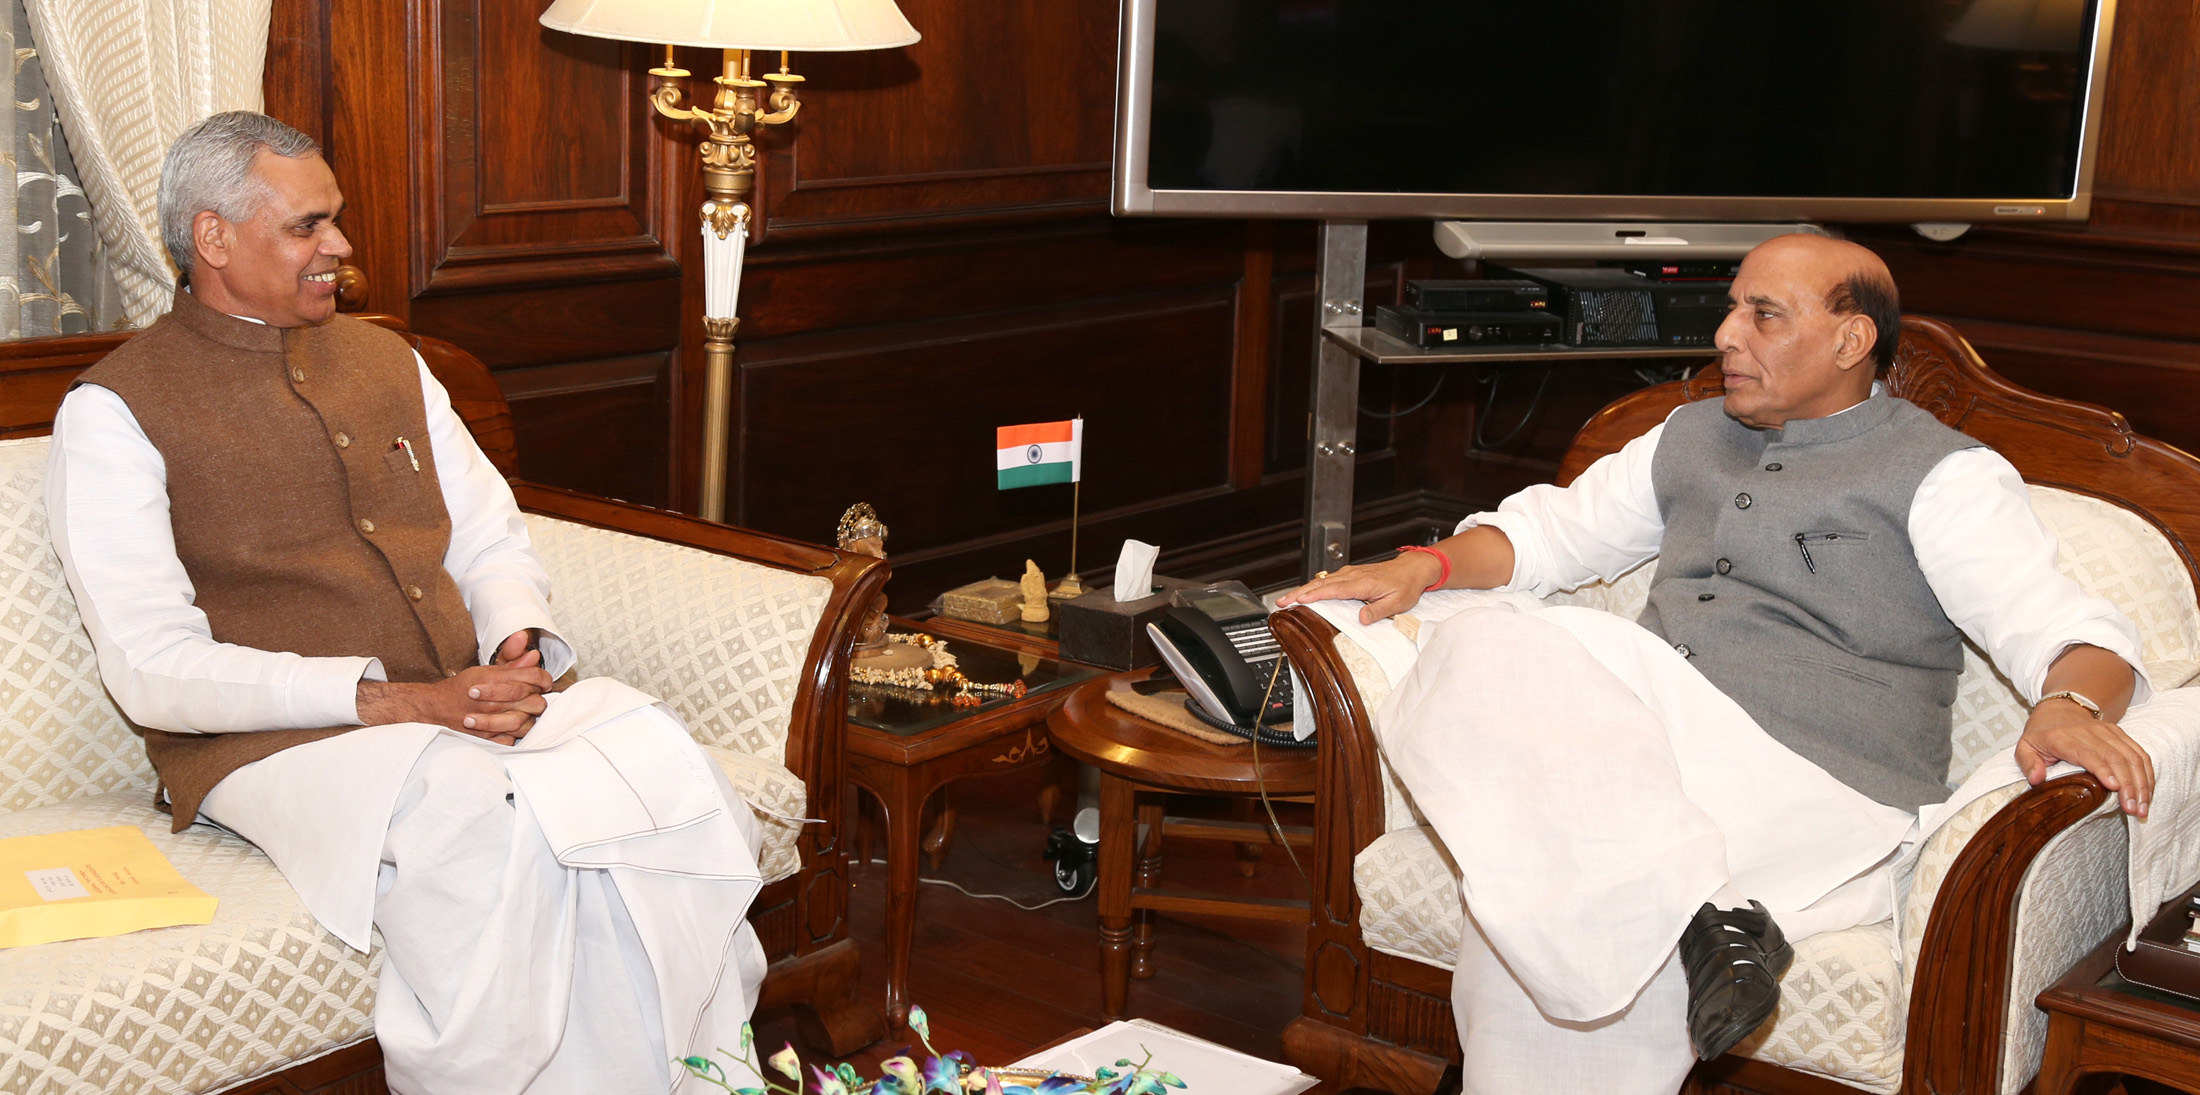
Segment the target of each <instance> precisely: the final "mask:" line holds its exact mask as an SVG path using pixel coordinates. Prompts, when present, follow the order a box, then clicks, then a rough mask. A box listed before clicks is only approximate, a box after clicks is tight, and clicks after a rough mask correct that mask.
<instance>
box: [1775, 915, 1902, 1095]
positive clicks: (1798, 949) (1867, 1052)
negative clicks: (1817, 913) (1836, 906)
mask: <svg viewBox="0 0 2200 1095" xmlns="http://www.w3.org/2000/svg"><path fill="white" fill-rule="evenodd" d="M1895 945H1896V943H1895V930H1894V922H1893V921H1892V920H1882V921H1880V922H1879V923H1877V924H1867V925H1865V926H1863V927H1861V928H1850V929H1848V930H1847V931H1838V932H1822V933H1820V934H1818V935H1814V936H1811V937H1810V938H1808V939H1804V940H1801V941H1799V942H1797V943H1796V944H1795V964H1794V965H1793V966H1790V967H1789V968H1788V972H1787V976H1785V977H1782V978H1781V979H1780V1003H1779V1006H1778V1007H1777V1008H1776V1009H1775V1010H1774V1011H1773V1013H1772V1024H1771V1025H1770V1026H1769V1027H1760V1028H1759V1029H1758V1032H1757V1033H1756V1034H1754V1035H1752V1036H1751V1037H1750V1038H1749V1039H1748V1040H1747V1041H1744V1042H1743V1043H1741V1044H1740V1045H1738V1046H1736V1047H1735V1048H1734V1052H1735V1053H1737V1054H1740V1055H1741V1056H1744V1057H1750V1058H1754V1059H1756V1060H1759V1061H1768V1062H1770V1063H1772V1064H1776V1065H1780V1066H1781V1067H1783V1068H1794V1069H1801V1070H1802V1071H1805V1072H1815V1073H1817V1074H1819V1075H1821V1076H1831V1077H1833V1078H1834V1079H1836V1080H1842V1081H1845V1082H1847V1083H1849V1084H1851V1085H1853V1086H1856V1087H1861V1088H1863V1089H1865V1090H1867V1091H1893V1090H1895V1089H1896V1088H1899V1087H1901V1086H1902V1047H1903V1038H1902V1032H1903V1028H1904V1026H1905V1023H1906V1021H1907V1020H1908V1017H1909V1007H1910V1005H1909V1000H1908V997H1907V996H1905V995H1904V990H1903V984H1902V968H1901V966H1900V965H1899V964H1897V963H1896V961H1895Z"/></svg>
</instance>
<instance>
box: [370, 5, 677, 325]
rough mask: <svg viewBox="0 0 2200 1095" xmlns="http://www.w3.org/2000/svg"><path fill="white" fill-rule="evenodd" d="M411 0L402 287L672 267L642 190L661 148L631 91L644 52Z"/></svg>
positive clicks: (670, 218)
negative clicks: (409, 188) (420, 140)
mask: <svg viewBox="0 0 2200 1095" xmlns="http://www.w3.org/2000/svg"><path fill="white" fill-rule="evenodd" d="M414 3H416V4H418V5H419V7H418V12H419V16H418V19H419V24H420V40H419V42H418V46H419V47H420V49H419V52H420V56H419V61H420V62H421V63H420V65H419V67H418V68H417V69H416V71H417V72H419V73H421V74H422V76H421V78H420V80H419V86H418V87H417V88H416V89H415V98H414V104H415V107H414V119H413V124H414V125H415V126H416V127H418V129H419V131H420V132H421V133H422V134H424V135H426V136H427V137H428V141H427V142H426V144H425V147H423V148H422V149H420V151H421V152H423V153H424V154H423V155H420V156H419V157H418V158H417V159H416V161H415V165H414V166H415V171H416V173H417V177H418V187H419V199H418V210H419V221H418V223H417V224H416V225H415V232H416V235H415V238H414V241H413V247H412V250H413V259H414V266H413V275H412V276H413V282H412V286H413V292H414V295H416V296H417V295H421V294H425V293H431V292H437V291H446V292H448V291H459V290H466V289H480V288H487V287H493V286H502V285H541V284H546V283H554V282H559V281H574V280H585V279H590V278H602V277H606V276H621V275H624V276H636V275H639V276H656V277H667V278H669V277H673V276H676V275H677V270H678V264H677V261H676V259H675V258H674V256H673V255H672V253H671V252H670V251H669V250H668V248H667V244H666V240H667V239H668V238H669V237H670V236H671V233H672V231H673V228H674V226H675V224H677V223H682V222H681V221H680V220H679V218H678V216H677V215H676V214H675V212H674V211H672V210H669V209H665V208H661V206H662V204H663V203H661V202H659V201H658V200H657V199H658V196H659V195H658V192H657V188H656V187H655V186H654V185H653V180H654V179H655V177H656V174H657V173H658V172H660V171H662V170H664V169H665V168H666V163H665V162H664V161H666V160H668V159H670V158H671V155H670V154H672V153H674V150H673V149H669V148H667V147H666V146H665V142H663V141H662V140H660V139H658V137H657V135H656V132H657V131H656V129H655V123H654V122H653V115H652V113H651V112H650V108H649V106H648V104H647V102H646V92H647V83H648V79H649V77H648V76H647V75H646V74H645V72H644V69H646V68H647V63H646V60H645V58H646V55H647V52H646V51H645V50H644V49H643V48H642V47H640V46H636V45H628V44H623V43H619V42H612V41H607V40H605V39H601V38H585V37H581V36H578V35H571V34H560V33H558V32H555V31H551V30H548V29H545V28H544V27H543V26H542V25H541V24H539V23H538V22H536V15H537V14H539V12H538V11H537V9H536V6H535V5H534V4H531V3H515V2H513V0H414ZM680 166H681V167H683V168H685V167H689V166H690V165H689V164H688V163H687V162H686V161H685V160H682V161H681V162H680ZM679 212H680V213H686V212H687V211H685V210H681V211H679ZM690 215H692V214H690Z"/></svg>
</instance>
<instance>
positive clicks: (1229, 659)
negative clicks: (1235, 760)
mask: <svg viewBox="0 0 2200 1095" xmlns="http://www.w3.org/2000/svg"><path fill="white" fill-rule="evenodd" d="M1228 586H1236V587H1237V588H1236V589H1231V588H1228ZM1171 600H1172V601H1174V602H1176V603H1173V604H1171V605H1170V606H1169V609H1168V611H1167V613H1166V614H1164V615H1163V616H1162V618H1161V619H1160V620H1159V621H1158V622H1155V623H1151V624H1147V625H1146V631H1147V634H1148V635H1149V636H1151V637H1152V639H1153V645H1154V649H1155V650H1156V651H1158V652H1159V653H1160V654H1161V659H1162V661H1164V662H1166V663H1167V664H1168V666H1169V668H1170V669H1171V670H1172V671H1174V672H1175V673H1176V676H1177V679H1178V680H1180V681H1182V682H1183V683H1184V690H1185V691H1186V692H1188V693H1190V694H1191V700H1192V702H1190V703H1189V704H1186V707H1187V708H1188V709H1189V710H1190V711H1191V712H1192V714H1194V715H1196V716H1198V717H1200V718H1201V719H1202V720H1203V721H1205V722H1208V723H1210V724H1212V725H1214V726H1216V727H1217V728H1219V729H1223V730H1228V731H1229V732H1231V733H1233V734H1237V735H1239V736H1241V737H1248V738H1249V737H1253V736H1255V734H1256V733H1257V734H1258V736H1259V739H1260V741H1261V742H1262V743H1264V744H1269V745H1312V744H1313V742H1312V741H1306V742H1301V741H1299V740H1298V739H1297V738H1295V737H1294V736H1292V734H1291V733H1290V729H1289V724H1290V721H1291V714H1292V689H1291V673H1290V670H1289V669H1288V667H1283V666H1284V662H1283V648H1282V647H1281V646H1280V645H1278V644H1277V642H1276V638H1275V635H1274V633H1272V632H1271V631H1270V630H1269V628H1268V610H1267V608H1266V607H1265V606H1263V605H1262V604H1261V603H1260V601H1258V600H1256V599H1255V598H1254V597H1253V596H1252V594H1251V592H1250V591H1247V590H1245V589H1244V587H1243V586H1242V585H1240V584H1239V583H1235V582H1232V583H1227V585H1226V586H1225V587H1219V588H1208V589H1195V590H1183V591H1180V592H1178V593H1177V594H1176V595H1174V596H1173V597H1172V598H1171ZM1279 667H1283V668H1282V671H1281V672H1278V669H1279ZM1271 680H1273V681H1274V687H1273V689H1271V688H1270V683H1269V682H1270V681H1271ZM1264 699H1265V709H1264V708H1263V701H1264ZM1277 724H1282V729H1270V727H1274V726H1276V725H1277Z"/></svg>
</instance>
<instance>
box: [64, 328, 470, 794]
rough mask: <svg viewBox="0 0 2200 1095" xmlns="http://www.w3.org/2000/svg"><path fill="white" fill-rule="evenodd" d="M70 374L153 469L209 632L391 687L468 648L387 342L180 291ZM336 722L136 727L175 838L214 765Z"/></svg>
mask: <svg viewBox="0 0 2200 1095" xmlns="http://www.w3.org/2000/svg"><path fill="white" fill-rule="evenodd" d="M77 382H78V383H80V384H97V385H99V386H101V387H103V388H107V389H109V390H111V391H113V392H114V393H115V394H117V395H119V396H121V397H122V401H123V402H124V403H126V404H128V405H129V407H130V413H131V414H132V415H134V416H136V418H137V421H138V425H139V426H140V427H141V428H143V429H144V431H145V436H146V437H147V438H149V439H151V441H152V443H153V447H154V448H155V449H158V450H159V451H160V455H161V458H162V460H164V461H165V462H166V463H167V472H168V504H169V523H170V524H171V525H172V526H173V528H174V532H175V540H176V556H177V558H179V559H180V560H182V562H183V569H184V572H185V573H186V574H188V575H189V576H190V578H191V584H192V586H193V588H194V589H196V591H197V605H198V607H199V609H200V610H201V611H203V612H205V613H206V618H207V622H208V623H209V624H210V625H211V627H212V629H213V633H214V639H215V641H217V642H223V643H234V644H236V645H239V646H248V647H254V648H257V649H260V650H282V651H289V652H291V653H294V654H301V655H304V656H306V657H309V658H312V657H373V658H380V659H381V660H382V667H383V669H384V670H386V671H387V672H388V674H389V679H390V680H392V681H415V682H417V681H436V680H441V679H443V678H445V677H448V676H450V675H451V674H453V673H456V672H458V671H459V670H461V669H464V668H466V667H468V666H470V665H473V664H475V662H476V661H477V660H478V652H477V647H476V643H475V638H474V625H473V619H472V618H471V617H470V616H469V615H468V614H467V612H466V603H465V600H464V599H463V598H462V597H461V596H460V594H459V592H458V586H457V584H456V583H455V582H453V581H452V580H451V577H450V575H449V574H448V573H446V572H445V571H444V569H443V555H444V552H445V550H446V549H447V548H448V547H449V546H450V541H451V521H450V515H449V514H448V513H446V512H445V511H444V508H443V492H442V489H441V486H440V484H438V482H437V481H436V476H435V460H434V454H433V453H432V452H430V451H429V448H428V424H427V418H426V412H425V409H424V408H423V407H422V405H421V398H420V373H419V369H418V367H417V366H416V365H415V364H414V363H413V355H412V351H411V349H410V348H408V347H407V346H406V345H405V343H404V340H402V339H400V338H398V337H397V336H396V335H394V334H391V333H390V332H388V331H385V330H382V329H381V328H379V327H375V326H372V325H370V324H366V323H361V322H359V321H358V320H355V319H351V318H349V317H347V316H337V317H336V318H335V319H333V320H331V321H330V322H328V323H324V324H321V325H319V326H314V327H296V328H281V327H270V326H266V325H263V324H258V323H251V322H248V321H246V320H241V319H238V318H236V317H234V316H229V315H224V314H222V313H221V312H218V311H215V310H214V309H212V308H208V307H206V306H205V305H203V304H200V303H199V302H198V301H197V300H196V299H195V298H193V297H192V296H191V294H190V293H188V292H182V291H179V292H177V294H176V304H175V309H174V310H173V311H171V312H169V313H168V314H167V315H165V316H163V317H161V319H160V320H159V321H158V322H156V323H154V324H153V325H152V326H151V327H149V328H147V329H146V330H145V332H144V333H143V334H140V335H138V336H137V337H135V338H132V339H131V340H130V341H129V342H127V343H124V344H123V345H122V347H121V348H119V349H117V350H116V351H115V352H113V353H111V354H109V355H107V357H106V358H105V359H104V360H102V361H101V362H99V364H97V365H94V366H92V367H91V368H89V369H87V370H85V371H84V373H83V375H82V376H81V377H79V378H78V381H77ZM399 438H403V439H404V440H405V441H406V443H407V444H409V445H410V451H409V452H408V451H407V448H406V446H405V445H400V444H399V443H398V439H399ZM416 459H417V462H418V466H417V467H415V460H416ZM351 729H355V727H348V726H340V727H326V728H310V727H270V728H268V729H266V730H262V731H258V732H253V733H232V734H173V733H167V732H164V731H160V730H150V729H149V730H146V731H145V752H146V754H147V755H148V756H149V757H150V758H151V759H152V762H153V767H154V769H155V770H156V771H158V772H159V773H160V778H161V784H162V786H163V787H165V788H166V790H167V792H168V797H169V801H170V802H171V803H172V804H173V807H174V811H175V827H176V829H177V830H178V831H181V830H182V829H183V828H184V827H185V826H187V825H189V824H190V823H191V822H192V821H193V820H194V819H195V818H197V816H198V808H199V803H200V800H202V799H204V798H205V797H206V794H207V792H209V791H211V790H213V789H214V785H215V784H217V783H219V782H221V780H222V777H224V776H227V775H228V774H229V773H231V772H233V771H236V770H237V769H238V768H241V767H243V766H244V765H247V764H250V763H252V762H253V761H256V760H259V759H261V758H263V757H266V756H270V755H272V754H274V753H278V752H281V751H282V750H284V749H288V748H290V747H291V746H293V745H303V744H305V743H306V742H309V741H317V740H319V739H321V738H325V737H330V736H332V735H336V734H341V733H344V732H345V731H347V730H351Z"/></svg>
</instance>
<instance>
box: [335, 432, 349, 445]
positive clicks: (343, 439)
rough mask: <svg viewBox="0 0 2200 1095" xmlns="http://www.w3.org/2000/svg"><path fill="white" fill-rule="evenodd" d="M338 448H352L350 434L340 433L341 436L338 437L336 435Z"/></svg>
mask: <svg viewBox="0 0 2200 1095" xmlns="http://www.w3.org/2000/svg"><path fill="white" fill-rule="evenodd" d="M336 447H337V448H339V449H348V448H350V447H351V435H350V434H348V433H339V434H337V435H336Z"/></svg>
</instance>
